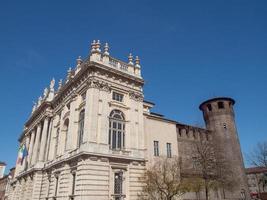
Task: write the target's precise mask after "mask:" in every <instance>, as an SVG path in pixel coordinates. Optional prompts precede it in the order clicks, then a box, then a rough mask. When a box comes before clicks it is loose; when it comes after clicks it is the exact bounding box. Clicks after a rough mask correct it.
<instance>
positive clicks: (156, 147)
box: [153, 140, 159, 157]
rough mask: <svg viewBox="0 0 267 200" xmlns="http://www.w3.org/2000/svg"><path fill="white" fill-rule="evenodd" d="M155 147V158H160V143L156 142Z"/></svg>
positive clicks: (154, 142)
mask: <svg viewBox="0 0 267 200" xmlns="http://www.w3.org/2000/svg"><path fill="white" fill-rule="evenodd" d="M153 145H154V156H157V157H158V156H159V141H158V140H154V141H153Z"/></svg>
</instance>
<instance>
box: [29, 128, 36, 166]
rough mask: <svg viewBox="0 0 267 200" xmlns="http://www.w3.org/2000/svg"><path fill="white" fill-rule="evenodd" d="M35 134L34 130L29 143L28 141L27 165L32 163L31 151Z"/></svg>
mask: <svg viewBox="0 0 267 200" xmlns="http://www.w3.org/2000/svg"><path fill="white" fill-rule="evenodd" d="M35 133H36V130H33V131H31V141H30V146H29V151H28V163H29V164H31V161H32V154H33V151H32V150H33V143H34V138H35Z"/></svg>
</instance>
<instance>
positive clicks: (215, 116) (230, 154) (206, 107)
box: [199, 97, 249, 199]
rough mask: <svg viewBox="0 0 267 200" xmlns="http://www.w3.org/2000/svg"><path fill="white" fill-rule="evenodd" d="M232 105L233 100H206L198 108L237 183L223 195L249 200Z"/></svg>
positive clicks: (223, 98) (225, 98) (222, 98)
mask: <svg viewBox="0 0 267 200" xmlns="http://www.w3.org/2000/svg"><path fill="white" fill-rule="evenodd" d="M234 104H235V101H234V100H233V99H231V98H227V97H221V98H213V99H210V100H207V101H205V102H203V103H202V104H201V105H200V106H199V108H200V110H202V112H203V117H204V120H205V123H206V127H207V129H209V130H211V131H213V132H214V135H213V138H214V141H217V142H218V144H221V145H222V146H221V147H222V149H223V154H224V155H225V156H226V157H225V158H226V159H228V160H229V161H230V164H231V166H232V167H233V168H232V170H233V172H234V177H233V178H234V179H235V180H237V181H238V183H239V184H238V185H237V187H236V188H235V189H234V191H233V192H231V193H226V194H225V195H226V199H249V194H248V186H247V180H246V176H245V170H244V169H245V168H244V163H243V158H242V153H241V148H240V143H239V139H238V133H237V129H236V124H235V114H234V109H233V106H234Z"/></svg>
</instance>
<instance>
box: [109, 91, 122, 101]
mask: <svg viewBox="0 0 267 200" xmlns="http://www.w3.org/2000/svg"><path fill="white" fill-rule="evenodd" d="M112 100H114V101H117V102H121V103H122V102H123V100H124V95H123V94H122V93H119V92H116V91H113V92H112Z"/></svg>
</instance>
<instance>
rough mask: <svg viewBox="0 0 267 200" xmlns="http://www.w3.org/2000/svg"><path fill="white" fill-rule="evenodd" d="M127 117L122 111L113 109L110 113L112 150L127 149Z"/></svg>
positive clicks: (109, 138) (109, 136)
mask: <svg viewBox="0 0 267 200" xmlns="http://www.w3.org/2000/svg"><path fill="white" fill-rule="evenodd" d="M125 127H126V123H125V117H124V114H123V112H122V111H120V110H116V109H115V110H112V111H111V113H110V115H109V132H108V134H109V135H108V144H109V147H110V149H112V150H122V149H125Z"/></svg>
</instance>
